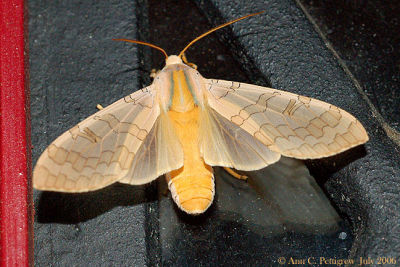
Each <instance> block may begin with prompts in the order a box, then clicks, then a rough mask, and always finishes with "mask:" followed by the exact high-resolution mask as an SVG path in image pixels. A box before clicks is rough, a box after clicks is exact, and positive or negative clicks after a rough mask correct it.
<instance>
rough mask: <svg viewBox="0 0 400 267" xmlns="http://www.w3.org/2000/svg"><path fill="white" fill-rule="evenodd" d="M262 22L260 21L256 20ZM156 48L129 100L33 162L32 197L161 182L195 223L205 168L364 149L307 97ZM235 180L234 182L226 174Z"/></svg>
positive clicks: (354, 124) (338, 118)
mask: <svg viewBox="0 0 400 267" xmlns="http://www.w3.org/2000/svg"><path fill="white" fill-rule="evenodd" d="M260 13H261V12H260ZM257 14H259V13H255V14H250V15H247V16H244V17H241V18H238V19H236V20H233V21H231V22H227V23H225V24H222V25H220V26H218V27H216V28H213V29H212V30H210V31H208V32H206V33H204V34H203V35H201V36H199V37H197V38H196V39H194V40H193V41H192V42H190V43H189V44H188V45H187V46H186V47H185V48H184V49H183V50H182V52H180V54H179V55H178V56H176V55H171V56H168V55H167V53H166V52H165V51H164V50H163V49H162V48H160V47H158V46H155V45H152V44H149V43H145V42H141V41H136V40H127V39H116V40H119V41H128V42H132V43H138V44H145V45H149V46H151V47H153V48H156V49H158V50H160V51H161V52H162V53H163V54H164V55H165V57H166V63H165V67H164V68H163V69H162V70H161V71H159V72H158V73H157V74H156V75H155V77H154V80H153V82H152V84H150V85H149V86H147V87H145V88H143V89H140V90H139V91H136V92H134V93H132V94H130V95H128V96H126V97H124V98H122V99H120V100H118V101H117V102H115V103H113V104H111V105H110V106H108V107H106V108H104V109H101V110H100V111H98V112H97V113H95V114H93V115H92V116H90V117H89V118H87V119H85V120H83V121H82V122H80V123H78V124H77V125H76V126H74V127H73V128H71V129H70V130H68V131H67V132H65V133H64V134H62V135H61V136H60V137H58V138H57V139H56V140H55V141H54V142H53V143H51V144H50V145H49V146H48V147H47V149H46V150H45V151H44V152H43V154H42V155H41V156H40V158H39V160H38V162H37V164H36V167H35V169H34V172H33V185H34V187H35V188H36V189H40V190H51V191H62V192H87V191H92V190H97V189H100V188H103V187H106V186H108V185H110V184H112V183H115V182H120V183H126V184H131V185H140V184H145V183H149V182H151V181H153V180H155V179H156V178H157V177H159V176H161V175H165V177H166V180H167V182H168V187H169V189H170V191H171V194H172V197H173V199H174V201H175V203H176V204H177V206H178V207H179V208H180V209H182V210H183V211H185V212H186V213H189V214H201V213H203V212H204V211H206V210H207V209H208V207H209V206H210V205H211V203H212V201H213V198H214V192H215V188H214V176H213V169H212V166H224V167H228V168H234V169H236V170H244V171H250V170H258V169H261V168H264V167H266V166H268V165H270V164H273V163H275V162H277V161H278V160H279V159H280V157H281V155H283V156H286V157H293V158H298V159H316V158H322V157H328V156H332V155H335V154H338V153H340V152H342V151H344V150H347V149H349V148H351V147H354V146H357V145H360V144H363V143H365V142H367V141H368V135H367V133H366V131H365V129H364V127H363V126H362V125H361V123H360V122H359V121H358V120H357V119H356V118H354V117H353V116H352V115H350V114H349V113H347V112H346V111H344V110H342V109H340V108H338V107H336V106H334V105H331V104H328V103H325V102H322V101H320V100H316V99H312V98H309V97H306V96H300V95H296V94H292V93H289V92H284V91H280V90H276V89H272V88H267V87H261V86H256V85H251V84H245V83H239V82H232V81H224V80H213V79H206V78H204V77H203V76H202V75H201V74H200V73H199V72H198V71H197V70H196V68H195V67H194V66H193V64H190V63H188V62H187V60H186V57H185V56H184V52H185V51H186V50H187V49H188V48H189V46H191V45H192V44H193V43H194V42H196V41H197V40H199V39H200V38H203V37H204V36H206V35H208V34H209V33H211V32H213V31H215V30H217V29H220V28H222V27H225V26H227V25H229V24H232V23H234V22H236V21H239V20H242V19H245V18H247V17H250V16H254V15H257ZM228 171H229V172H230V173H232V174H233V175H234V176H235V177H237V178H241V177H240V175H237V174H236V173H235V172H234V171H233V170H231V169H228Z"/></svg>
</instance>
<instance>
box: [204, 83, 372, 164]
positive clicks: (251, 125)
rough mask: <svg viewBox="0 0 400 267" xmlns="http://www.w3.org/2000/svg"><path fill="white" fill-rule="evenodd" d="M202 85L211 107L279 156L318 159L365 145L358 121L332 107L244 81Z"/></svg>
mask: <svg viewBox="0 0 400 267" xmlns="http://www.w3.org/2000/svg"><path fill="white" fill-rule="evenodd" d="M204 84H205V87H206V94H207V96H206V98H207V102H208V105H209V106H210V107H211V108H212V109H214V110H215V111H216V112H218V113H219V114H220V115H222V116H223V117H224V118H226V119H228V120H229V121H231V122H232V123H234V124H235V125H237V126H239V127H240V128H241V129H243V130H245V131H246V132H248V133H249V134H251V135H252V136H254V137H255V138H257V139H258V140H260V141H261V142H262V143H263V144H265V145H266V146H267V147H268V148H269V149H270V150H272V151H275V152H277V153H279V154H282V155H284V156H287V157H294V158H299V159H313V158H322V157H327V156H331V155H334V154H337V153H340V152H342V151H344V150H347V149H349V148H351V147H354V146H357V145H359V144H363V143H365V142H367V141H368V135H367V132H366V131H365V129H364V127H363V126H362V125H361V123H360V122H359V121H358V120H357V119H356V118H354V117H353V116H352V115H350V114H349V113H348V112H346V111H344V110H342V109H340V108H338V107H336V106H334V105H331V104H328V103H325V102H322V101H319V100H316V99H312V98H309V97H305V96H299V95H296V94H292V93H288V92H284V91H280V90H276V89H272V88H267V87H261V86H256V85H250V84H245V83H238V82H231V81H222V80H211V79H204Z"/></svg>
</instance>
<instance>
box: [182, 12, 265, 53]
mask: <svg viewBox="0 0 400 267" xmlns="http://www.w3.org/2000/svg"><path fill="white" fill-rule="evenodd" d="M264 12H265V11H261V12H257V13H253V14H249V15H246V16H243V17H240V18H237V19H234V20H232V21H229V22H226V23H224V24H222V25H219V26H217V27H215V28H213V29H211V30H209V31H207V32H205V33H203V34H202V35H200V36H198V37H197V38H195V39H194V40H193V41H191V42H190V43H189V44H188V45H187V46H186V47H185V48H183V50H182V51H181V52H180V53H179V55H178V56H179V57H182V55H183V53H185V52H186V50H187V49H188V48H189V47H190V46H191V45H192V44H194V43H195V42H197V41H198V40H200V39H201V38H203V37H205V36H207V35H209V34H210V33H212V32H215V31H216V30H219V29H221V28H223V27H226V26H228V25H230V24H232V23H235V22H238V21H240V20H242V19H246V18H248V17H252V16H256V15H260V14H262V13H264Z"/></svg>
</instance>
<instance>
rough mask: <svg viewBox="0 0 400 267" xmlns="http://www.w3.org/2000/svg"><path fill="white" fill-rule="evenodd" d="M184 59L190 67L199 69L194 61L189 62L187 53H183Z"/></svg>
mask: <svg viewBox="0 0 400 267" xmlns="http://www.w3.org/2000/svg"><path fill="white" fill-rule="evenodd" d="M182 60H183V62H184V63H185V64H186V65H188V66H189V67H192V68H193V69H195V70H197V65H196V64H194V63H190V62H188V60H187V58H186V55H185V53H183V55H182Z"/></svg>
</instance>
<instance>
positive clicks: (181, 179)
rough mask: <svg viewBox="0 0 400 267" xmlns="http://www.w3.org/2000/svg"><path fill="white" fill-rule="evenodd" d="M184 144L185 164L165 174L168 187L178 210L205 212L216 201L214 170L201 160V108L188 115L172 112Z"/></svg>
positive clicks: (187, 113) (191, 212) (193, 212)
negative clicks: (199, 118) (199, 137)
mask: <svg viewBox="0 0 400 267" xmlns="http://www.w3.org/2000/svg"><path fill="white" fill-rule="evenodd" d="M168 116H169V117H170V119H171V121H172V122H173V124H174V126H175V129H176V133H177V135H178V138H179V140H180V141H181V144H182V148H183V154H184V165H183V167H182V168H180V169H178V170H175V171H172V172H170V173H168V174H167V175H166V178H167V182H168V187H169V190H170V191H171V194H172V197H173V199H174V201H175V202H176V204H177V205H178V207H179V208H180V209H182V210H183V211H185V212H187V213H189V214H200V213H203V212H204V211H205V210H207V208H208V207H209V206H210V205H211V203H212V201H213V199H214V192H215V191H214V176H213V171H212V167H211V166H208V165H207V164H205V163H204V160H203V159H202V158H201V157H200V151H199V145H198V141H197V140H198V117H199V108H198V107H195V108H194V109H192V110H191V111H188V112H183V113H182V112H176V111H172V110H171V111H169V112H168Z"/></svg>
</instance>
